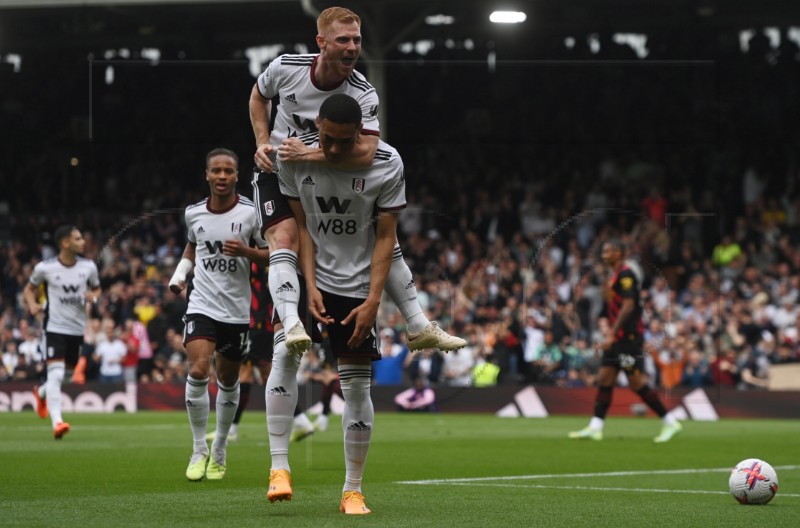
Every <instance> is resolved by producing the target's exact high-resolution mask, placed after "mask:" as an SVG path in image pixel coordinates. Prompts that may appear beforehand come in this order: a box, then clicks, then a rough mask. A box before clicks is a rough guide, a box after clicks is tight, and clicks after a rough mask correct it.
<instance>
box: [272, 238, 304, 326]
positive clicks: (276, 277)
mask: <svg viewBox="0 0 800 528" xmlns="http://www.w3.org/2000/svg"><path fill="white" fill-rule="evenodd" d="M267 283H268V285H269V293H270V295H272V302H273V305H274V307H275V311H276V312H278V317H279V318H280V320H281V323H283V328H284V329H286V330H289V329H290V328H292V327H293V326H294V325H296V324H297V323H299V322H300V317H299V316H298V315H297V305H298V303H299V302H300V280H299V279H298V278H297V253H295V252H294V251H292V250H290V249H278V250H275V251H273V252H271V253H270V255H269V272H268V273H267Z"/></svg>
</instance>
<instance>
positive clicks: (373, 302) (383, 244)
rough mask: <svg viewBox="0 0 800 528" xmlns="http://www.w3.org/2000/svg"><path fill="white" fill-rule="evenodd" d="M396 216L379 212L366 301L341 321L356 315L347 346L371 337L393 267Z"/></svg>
mask: <svg viewBox="0 0 800 528" xmlns="http://www.w3.org/2000/svg"><path fill="white" fill-rule="evenodd" d="M397 217H398V213H396V212H394V211H380V212H379V213H378V218H377V222H376V233H375V234H376V236H375V247H374V249H373V250H372V260H371V261H370V274H369V294H368V295H367V298H366V300H364V302H363V303H362V304H361V305H360V306H358V307H357V308H355V309H354V310H353V311H352V312H350V313H349V314H348V315H347V317H345V318H344V320H343V321H342V324H343V325H346V324H348V323H349V322H350V321H351V320H353V318H355V321H356V326H355V330H354V331H353V335H352V336H351V337H350V339H349V340H348V341H347V346H349V347H351V348H355V347H357V346H358V345H360V344H361V343H362V342H363V341H364V339H366V338H367V336H369V334H370V331H371V330H372V328H373V326H374V325H375V318H376V317H377V316H378V307H379V306H380V304H381V295H382V294H383V286H384V285H385V284H386V277H388V276H389V269H390V268H391V267H392V254H393V252H394V242H395V237H396V236H397Z"/></svg>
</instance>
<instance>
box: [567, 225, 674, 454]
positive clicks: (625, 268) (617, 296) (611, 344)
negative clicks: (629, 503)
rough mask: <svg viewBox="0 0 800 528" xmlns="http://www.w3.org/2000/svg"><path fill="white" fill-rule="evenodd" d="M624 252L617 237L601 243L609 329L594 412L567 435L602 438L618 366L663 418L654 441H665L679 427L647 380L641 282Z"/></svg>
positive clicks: (648, 403) (635, 388)
mask: <svg viewBox="0 0 800 528" xmlns="http://www.w3.org/2000/svg"><path fill="white" fill-rule="evenodd" d="M624 255H625V252H624V251H623V246H622V242H620V241H619V240H608V241H606V242H605V243H604V244H603V262H605V264H606V266H607V267H608V268H609V271H610V273H611V277H610V278H609V279H608V281H607V282H606V286H605V290H604V296H605V299H606V311H607V316H608V318H609V322H610V323H611V330H610V331H609V333H608V335H607V336H606V340H605V342H604V343H603V358H602V363H601V366H600V372H599V375H598V382H597V383H598V388H597V398H596V400H595V404H594V416H593V417H592V419H591V421H590V422H589V425H588V426H587V427H585V428H583V429H581V430H580V431H574V432H572V433H569V437H570V438H591V439H592V440H602V439H603V425H604V423H605V417H606V413H608V408H609V407H610V406H611V397H612V395H613V392H614V383H615V382H616V380H617V375H618V374H619V372H620V370H622V371H624V372H625V375H626V376H627V377H628V381H629V383H630V388H631V389H632V390H633V391H634V392H635V393H636V394H638V395H639V397H640V398H642V400H643V401H644V402H645V403H646V404H647V406H648V407H650V408H651V409H652V410H653V411H655V413H656V414H658V415H659V416H660V417H661V419H662V421H663V424H664V425H663V427H662V428H661V434H659V435H658V436H657V437H655V439H654V441H655V442H657V443H661V442H667V441H669V440H670V439H671V438H672V437H673V436H675V434H677V433H678V432H680V431H681V430H682V429H683V428H682V427H681V424H680V423H679V422H678V421H677V420H676V419H675V417H674V416H672V415H671V414H669V413H668V412H667V409H666V408H665V407H664V404H663V403H662V402H661V399H660V398H659V397H658V394H656V392H655V391H654V390H653V389H652V388H650V386H649V385H648V384H647V374H645V372H644V356H643V347H644V335H643V332H644V326H643V325H642V307H641V302H640V300H639V292H640V290H641V282H640V279H639V277H637V274H636V273H635V272H634V270H633V269H632V268H631V266H630V265H628V264H627V263H626V262H625V260H624Z"/></svg>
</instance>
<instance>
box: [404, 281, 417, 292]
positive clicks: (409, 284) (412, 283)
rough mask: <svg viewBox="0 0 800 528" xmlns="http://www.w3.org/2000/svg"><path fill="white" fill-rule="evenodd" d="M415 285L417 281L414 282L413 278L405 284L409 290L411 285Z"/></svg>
mask: <svg viewBox="0 0 800 528" xmlns="http://www.w3.org/2000/svg"><path fill="white" fill-rule="evenodd" d="M416 285H417V283H416V282H414V279H411V280H410V281H409V283H408V284H406V289H407V290H410V289H411V288H413V287H414V286H416Z"/></svg>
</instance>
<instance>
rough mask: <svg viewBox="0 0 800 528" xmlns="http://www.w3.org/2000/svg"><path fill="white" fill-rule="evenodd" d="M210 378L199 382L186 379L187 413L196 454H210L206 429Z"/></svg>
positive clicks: (188, 377)
mask: <svg viewBox="0 0 800 528" xmlns="http://www.w3.org/2000/svg"><path fill="white" fill-rule="evenodd" d="M209 407H210V404H209V398H208V378H206V379H202V380H197V379H194V378H193V377H191V376H187V377H186V411H187V412H188V413H189V425H191V426H192V440H193V441H194V452H195V453H208V444H207V443H206V428H207V427H208V414H209Z"/></svg>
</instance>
